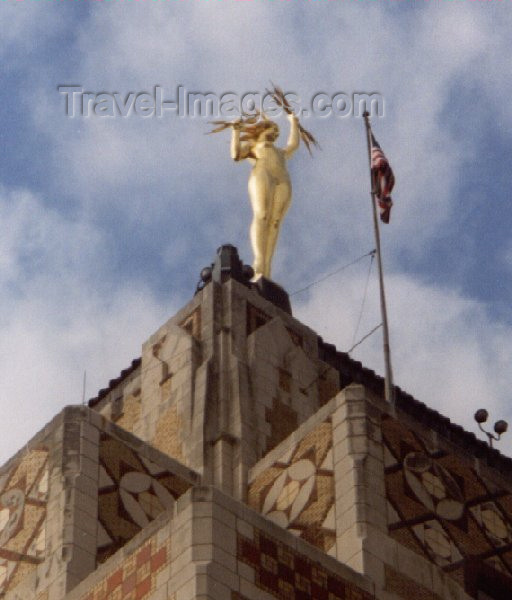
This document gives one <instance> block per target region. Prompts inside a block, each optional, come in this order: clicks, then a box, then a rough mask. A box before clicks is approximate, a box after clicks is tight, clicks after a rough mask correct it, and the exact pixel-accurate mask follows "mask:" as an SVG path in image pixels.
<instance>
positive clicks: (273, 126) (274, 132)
mask: <svg viewBox="0 0 512 600" xmlns="http://www.w3.org/2000/svg"><path fill="white" fill-rule="evenodd" d="M278 137H279V126H278V125H277V123H274V121H270V120H266V121H264V127H263V129H262V131H261V132H260V134H259V135H258V141H260V142H263V141H267V142H275V141H276V140H277V138H278Z"/></svg>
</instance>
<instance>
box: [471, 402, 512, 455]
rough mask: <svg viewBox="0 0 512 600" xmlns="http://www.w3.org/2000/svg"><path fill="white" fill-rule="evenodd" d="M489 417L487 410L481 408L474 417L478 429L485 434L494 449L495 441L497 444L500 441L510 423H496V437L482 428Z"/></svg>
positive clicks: (501, 421) (500, 421) (501, 420)
mask: <svg viewBox="0 0 512 600" xmlns="http://www.w3.org/2000/svg"><path fill="white" fill-rule="evenodd" d="M488 417H489V413H488V412H487V410H485V408H479V409H478V410H477V411H476V413H475V415H474V418H475V421H476V422H477V423H478V427H479V428H480V430H481V431H483V432H484V433H485V435H486V436H487V439H488V440H489V446H490V447H491V448H492V447H493V445H492V442H493V440H495V441H496V442H497V441H499V439H500V438H501V436H502V435H503V434H504V433H505V432H506V431H507V429H508V423H507V422H506V421H503V419H500V420H499V421H496V423H494V433H495V434H496V435H494V434H493V433H491V432H490V431H486V430H485V429H484V428H483V427H482V423H485V422H486V421H487V419H488Z"/></svg>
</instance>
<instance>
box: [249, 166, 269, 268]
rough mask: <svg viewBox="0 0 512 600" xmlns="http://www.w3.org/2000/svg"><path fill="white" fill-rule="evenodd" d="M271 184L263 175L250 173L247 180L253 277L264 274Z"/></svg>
mask: <svg viewBox="0 0 512 600" xmlns="http://www.w3.org/2000/svg"><path fill="white" fill-rule="evenodd" d="M273 187H274V186H273V185H272V182H271V181H270V178H269V177H268V176H266V174H265V173H254V172H253V173H251V176H250V178H249V198H250V200H251V206H252V212H253V220H252V223H251V227H250V230H249V234H250V239H251V246H252V251H253V254H254V262H253V269H254V277H255V278H256V279H257V278H258V277H261V276H262V275H264V276H266V274H265V264H266V250H267V239H268V233H269V217H270V210H269V209H270V206H269V204H270V202H271V198H272V194H273V192H274V189H273Z"/></svg>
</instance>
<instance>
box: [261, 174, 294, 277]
mask: <svg viewBox="0 0 512 600" xmlns="http://www.w3.org/2000/svg"><path fill="white" fill-rule="evenodd" d="M291 199H292V189H291V186H290V184H289V183H288V182H285V183H279V184H278V185H276V186H275V188H274V197H273V201H272V203H271V209H270V215H269V222H268V234H267V243H266V249H265V265H264V270H263V274H264V275H265V277H267V278H269V279H270V272H271V266H272V257H273V256H274V252H275V249H276V244H277V238H278V236H279V231H280V229H281V224H282V222H283V219H284V216H285V214H286V212H287V210H288V208H289V207H290V203H291Z"/></svg>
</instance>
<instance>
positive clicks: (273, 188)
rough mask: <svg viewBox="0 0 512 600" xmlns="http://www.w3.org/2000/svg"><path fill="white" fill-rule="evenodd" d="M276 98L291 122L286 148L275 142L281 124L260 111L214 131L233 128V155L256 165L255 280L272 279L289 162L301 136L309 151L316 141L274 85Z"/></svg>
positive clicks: (252, 182) (252, 184)
mask: <svg viewBox="0 0 512 600" xmlns="http://www.w3.org/2000/svg"><path fill="white" fill-rule="evenodd" d="M273 97H274V99H275V101H276V102H277V103H278V104H279V105H280V106H282V107H283V108H284V109H285V111H286V113H287V115H288V120H289V121H290V134H289V136H288V143H287V145H286V148H278V147H276V146H275V145H274V142H275V141H276V140H277V138H278V137H279V127H278V126H277V124H276V123H274V121H271V120H270V119H268V118H267V117H266V116H265V115H262V114H260V113H256V114H255V115H251V116H248V117H245V118H242V119H239V120H237V121H234V122H227V121H216V122H215V123H216V124H217V125H220V127H217V128H216V129H214V130H213V132H212V133H214V132H216V131H222V130H223V129H226V128H228V127H231V128H232V135H231V158H232V159H233V160H235V161H239V160H248V161H249V162H250V163H251V164H252V165H253V168H252V171H251V174H250V176H249V198H250V201H251V206H252V210H253V220H252V223H251V227H250V240H251V246H252V251H253V254H254V263H253V269H254V281H256V280H257V279H259V278H260V277H266V278H267V279H270V272H271V263H272V257H273V256H274V251H275V249H276V243H277V237H278V235H279V230H280V228H281V224H282V222H283V218H284V216H285V214H286V211H287V210H288V208H289V206H290V203H291V199H292V185H291V182H290V175H289V173H288V169H287V167H286V161H287V160H288V159H289V158H290V157H291V156H292V154H293V153H294V152H295V150H297V148H298V147H299V144H300V139H301V137H302V139H303V141H304V142H305V144H306V146H307V147H308V150H309V144H310V143H313V144H316V141H315V139H314V138H313V136H311V134H309V133H308V132H307V131H306V130H305V129H303V128H302V127H301V125H300V124H299V121H298V119H297V117H296V116H295V115H294V114H293V113H292V111H291V107H290V106H289V105H288V103H287V102H286V99H285V97H284V94H283V93H282V92H281V90H279V89H278V88H275V89H274V92H273Z"/></svg>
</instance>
